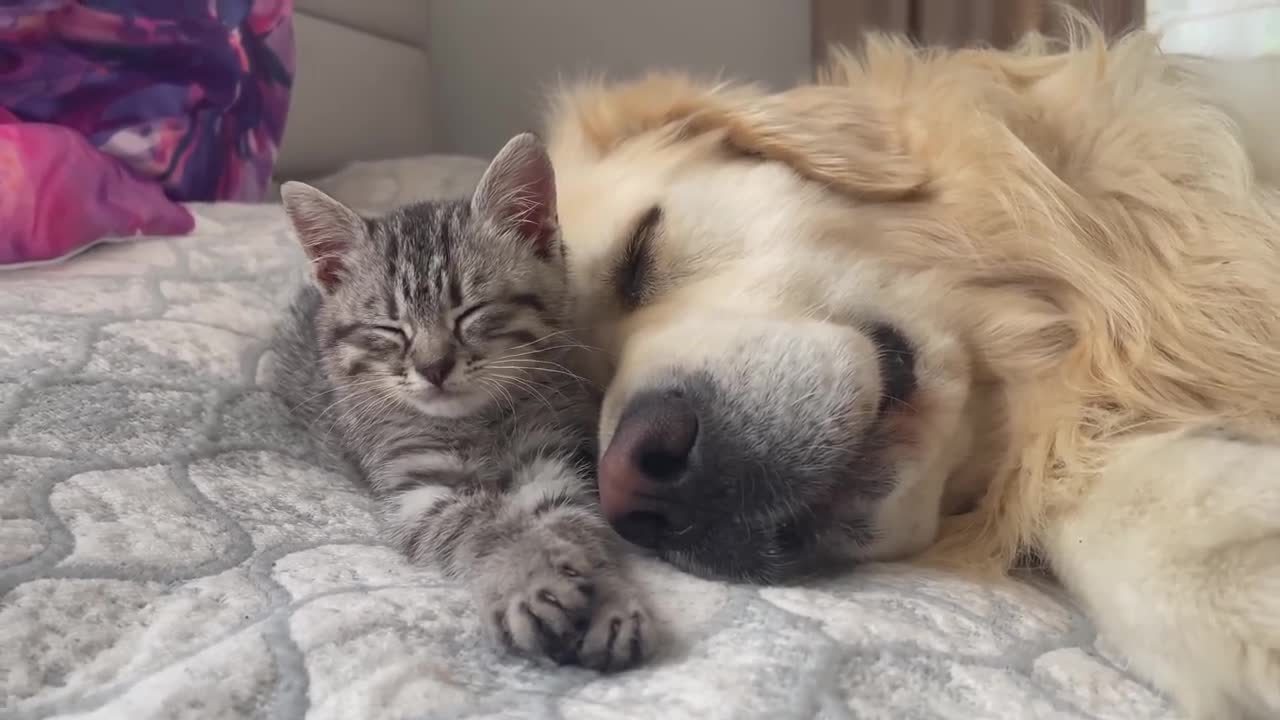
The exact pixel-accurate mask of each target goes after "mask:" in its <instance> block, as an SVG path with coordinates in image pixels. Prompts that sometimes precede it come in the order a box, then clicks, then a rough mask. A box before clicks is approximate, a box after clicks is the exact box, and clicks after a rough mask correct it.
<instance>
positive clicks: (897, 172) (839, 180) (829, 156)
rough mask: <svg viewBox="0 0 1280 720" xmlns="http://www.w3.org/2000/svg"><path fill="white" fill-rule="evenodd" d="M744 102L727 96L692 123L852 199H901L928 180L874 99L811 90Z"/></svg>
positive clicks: (830, 88)
mask: <svg viewBox="0 0 1280 720" xmlns="http://www.w3.org/2000/svg"><path fill="white" fill-rule="evenodd" d="M740 99H741V96H736V95H728V96H726V97H725V98H724V100H727V101H728V102H713V103H712V104H711V106H709V107H707V108H706V109H704V110H703V111H701V112H700V113H698V116H697V117H696V118H695V119H694V121H695V122H696V123H697V124H699V125H706V124H711V125H716V126H719V129H720V130H722V131H723V132H724V133H725V138H726V140H727V142H728V143H729V144H730V145H731V146H732V147H734V148H736V149H738V150H741V151H743V152H746V153H749V154H752V155H759V156H761V157H764V158H768V159H770V160H776V161H778V162H782V163H786V164H787V165H789V166H791V167H792V168H793V169H795V171H796V172H798V173H800V174H801V175H803V176H805V177H807V178H809V179H811V180H815V181H818V182H821V183H823V184H824V185H827V186H828V187H830V188H831V189H832V190H836V191H840V192H844V193H847V194H849V195H852V196H854V197H862V198H868V199H877V200H897V199H903V198H906V197H909V196H912V195H915V194H918V193H919V192H921V191H922V190H923V189H924V187H925V185H926V183H927V181H928V172H927V169H926V167H925V166H924V164H923V163H921V162H919V161H918V160H917V159H916V158H915V157H913V156H912V155H911V154H910V153H909V152H908V149H907V146H906V142H905V139H904V138H903V136H902V131H901V130H900V129H899V128H897V127H895V126H894V124H893V122H892V119H891V114H890V112H889V111H888V109H887V108H885V107H882V106H881V105H880V104H879V103H878V102H877V101H876V99H875V98H874V97H872V96H871V94H870V93H864V92H859V91H858V90H856V89H854V88H849V87H840V86H834V85H810V86H805V87H799V88H796V89H794V90H788V91H786V92H782V93H777V94H773V95H763V96H756V97H755V98H754V99H751V100H750V101H749V102H741V101H740Z"/></svg>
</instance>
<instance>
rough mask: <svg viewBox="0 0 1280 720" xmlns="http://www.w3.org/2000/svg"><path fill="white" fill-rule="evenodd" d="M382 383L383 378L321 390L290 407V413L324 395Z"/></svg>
mask: <svg viewBox="0 0 1280 720" xmlns="http://www.w3.org/2000/svg"><path fill="white" fill-rule="evenodd" d="M380 382H382V378H373V379H372V380H358V381H356V382H352V383H347V384H346V385H342V386H337V385H335V386H334V387H331V388H327V389H325V390H321V391H320V392H317V393H312V394H311V395H308V396H307V397H305V398H302V399H301V400H299V401H298V402H297V403H296V404H295V405H293V406H292V407H290V408H289V412H296V411H297V410H298V409H299V408H301V407H302V406H303V405H306V404H307V403H309V402H311V401H312V400H315V399H316V398H318V397H322V396H324V395H329V394H331V393H336V392H338V391H340V390H351V389H354V388H359V387H366V386H369V385H376V384H378V383H380Z"/></svg>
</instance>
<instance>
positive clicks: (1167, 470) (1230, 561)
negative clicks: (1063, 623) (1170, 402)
mask: <svg viewBox="0 0 1280 720" xmlns="http://www.w3.org/2000/svg"><path fill="white" fill-rule="evenodd" d="M1048 539H1049V542H1048V547H1047V549H1048V550H1049V556H1050V559H1051V561H1052V563H1053V566H1054V568H1055V570H1056V571H1057V572H1058V573H1059V575H1060V576H1061V577H1062V579H1063V581H1064V582H1065V583H1066V585H1067V586H1068V587H1069V588H1070V589H1071V590H1072V591H1073V592H1074V593H1075V594H1076V595H1077V596H1078V597H1079V598H1080V600H1081V601H1083V603H1084V604H1085V606H1086V607H1087V608H1088V610H1089V611H1090V613H1091V615H1092V616H1093V618H1094V620H1095V621H1096V623H1097V625H1098V628H1099V630H1100V632H1102V633H1103V634H1104V635H1106V636H1108V638H1109V639H1110V640H1111V641H1112V643H1113V644H1114V645H1115V646H1116V647H1117V648H1118V649H1119V650H1120V651H1121V652H1122V653H1124V654H1125V655H1126V656H1127V659H1128V661H1129V662H1130V663H1131V664H1132V667H1133V669H1134V670H1135V671H1137V672H1138V673H1140V674H1142V675H1144V676H1145V677H1146V678H1147V679H1149V680H1151V681H1152V682H1154V683H1155V684H1156V685H1157V686H1159V687H1160V688H1161V689H1162V690H1164V691H1166V692H1168V693H1170V694H1171V695H1172V696H1173V697H1174V698H1176V699H1177V700H1178V701H1179V702H1180V703H1181V704H1182V706H1183V707H1184V709H1185V710H1186V711H1187V712H1188V713H1189V714H1190V715H1191V716H1192V717H1193V718H1196V719H1197V720H1201V719H1208V718H1223V719H1226V718H1259V719H1261V718H1280V446H1277V445H1273V444H1269V443H1267V442H1263V441H1260V440H1254V439H1250V438H1247V437H1241V436H1239V435H1235V434H1231V433H1227V432H1224V431H1221V430H1217V429H1212V430H1208V431H1199V432H1188V433H1170V434H1166V435H1158V436H1154V437H1147V438H1142V439H1139V440H1135V441H1131V442H1129V443H1127V444H1125V445H1124V446H1122V447H1121V448H1119V449H1118V450H1117V452H1116V453H1115V454H1114V455H1113V457H1112V458H1111V459H1110V462H1108V464H1107V466H1106V468H1105V469H1104V471H1103V473H1102V476H1101V478H1100V481H1099V485H1098V487H1097V488H1096V489H1095V490H1094V491H1093V492H1092V493H1091V494H1090V495H1089V496H1087V497H1086V498H1084V499H1083V500H1082V502H1081V503H1080V505H1079V507H1078V508H1076V509H1075V510H1073V511H1072V512H1070V513H1067V514H1065V515H1064V516H1063V517H1060V518H1057V519H1055V521H1054V522H1053V523H1052V524H1051V525H1050V528H1049V537H1048Z"/></svg>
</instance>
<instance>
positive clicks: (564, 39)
mask: <svg viewBox="0 0 1280 720" xmlns="http://www.w3.org/2000/svg"><path fill="white" fill-rule="evenodd" d="M809 33H810V27H809V3H808V2H807V1H806V0H432V2H431V13H430V31H429V41H428V45H427V49H428V52H429V54H430V56H431V60H432V65H433V70H432V83H433V85H434V87H433V89H432V93H433V105H434V107H435V110H434V113H435V123H434V128H433V129H434V133H435V143H434V144H435V146H436V149H437V150H438V151H441V152H457V153H469V154H475V155H483V156H488V155H492V154H493V153H494V152H495V151H497V149H498V148H499V147H501V145H502V143H503V142H504V141H505V140H506V139H507V138H509V137H510V136H512V135H514V134H516V133H518V132H521V131H523V130H532V129H537V127H538V124H539V122H540V119H541V111H542V102H543V98H545V91H546V90H547V89H548V88H550V87H554V85H555V84H556V82H557V79H558V78H560V77H565V78H575V77H582V76H583V75H584V74H585V73H588V72H599V71H605V72H607V74H608V77H610V78H618V77H627V76H630V75H634V74H636V73H637V72H639V71H642V70H645V69H650V68H683V69H688V70H692V71H694V72H697V73H699V74H707V75H711V74H715V73H717V72H723V73H724V75H726V76H728V77H734V78H740V79H747V80H753V81H757V82H761V83H764V84H766V85H770V86H773V87H785V86H787V85H790V84H792V83H794V82H796V81H797V80H800V79H803V78H806V77H808V76H809V74H810V73H811V70H810V51H809Z"/></svg>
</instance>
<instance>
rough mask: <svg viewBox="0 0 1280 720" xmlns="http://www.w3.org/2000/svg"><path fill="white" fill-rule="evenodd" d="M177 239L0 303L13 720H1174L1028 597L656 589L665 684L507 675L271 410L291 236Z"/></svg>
mask: <svg viewBox="0 0 1280 720" xmlns="http://www.w3.org/2000/svg"><path fill="white" fill-rule="evenodd" d="M451 162H452V164H451V163H450V162H443V161H442V162H441V163H439V164H433V161H432V159H430V158H425V159H417V160H413V161H402V162H400V163H399V164H391V165H379V164H367V165H363V166H360V167H359V168H357V169H356V171H355V174H354V175H348V176H345V177H338V178H331V179H329V180H328V181H327V183H325V182H322V183H321V185H322V186H325V187H327V188H328V189H330V190H331V191H333V192H334V193H335V194H339V195H340V196H345V197H344V199H346V200H348V202H351V203H352V204H355V205H358V206H362V207H365V208H366V209H377V206H379V205H385V204H387V203H392V202H400V201H403V200H405V199H411V198H412V197H414V196H420V195H422V194H429V193H430V192H450V193H452V192H462V191H464V190H465V186H466V181H464V180H460V179H459V178H460V177H461V175H460V174H459V173H461V172H462V171H460V170H459V169H458V168H459V166H458V165H457V164H456V162H453V161H451ZM480 165H481V166H482V164H480ZM469 167H471V168H472V169H474V163H473V165H472V166H469ZM442 168H443V170H442ZM468 172H470V170H468ZM406 178H407V179H408V180H406ZM406 182H408V184H405V183H406ZM370 190H375V191H376V192H375V193H374V194H373V195H369V194H368V192H366V191H370ZM361 193H365V195H364V196H363V197H361ZM192 210H193V211H194V212H195V214H196V216H197V218H198V223H197V230H196V232H195V233H194V234H193V235H191V236H189V237H181V238H163V239H151V240H139V241H130V242H127V243H117V244H111V245H107V246H102V247H99V248H95V249H94V250H92V251H90V252H88V253H86V254H85V255H83V256H80V257H78V258H76V259H74V260H73V261H71V262H69V263H66V264H64V265H61V266H57V267H46V268H40V269H32V270H23V271H17V272H11V273H7V274H3V275H0V718H52V717H58V718H95V719H98V718H100V719H104V720H105V719H109V718H129V719H130V720H143V719H144V718H179V717H193V718H281V719H284V718H302V717H306V718H312V719H315V720H319V719H322V718H334V719H335V720H336V719H339V718H341V719H344V720H345V719H348V718H467V719H471V718H474V719H477V720H478V719H480V718H491V719H497V718H546V719H553V718H572V719H574V720H578V719H581V720H606V719H614V718H617V719H623V718H627V719H634V718H660V719H662V720H678V719H681V718H697V719H698V720H713V719H717V718H726V719H727V718H735V719H736V718H755V717H759V718H779V719H784V720H786V719H792V718H795V719H799V718H832V719H834V718H895V719H908V720H909V719H914V718H921V719H923V718H955V719H956V720H973V719H974V718H1017V719H1018V720H1025V719H1028V718H1062V719H1064V720H1065V719H1076V718H1124V719H1126V720H1136V719H1140V718H1168V717H1172V715H1171V713H1170V710H1169V707H1168V705H1167V704H1166V703H1165V701H1164V700H1163V699H1162V698H1161V697H1159V696H1158V695H1156V694H1154V693H1153V692H1152V691H1151V690H1150V689H1148V688H1147V687H1146V686H1145V685H1143V684H1142V683H1140V682H1138V681H1136V680H1135V679H1133V678H1132V677H1131V676H1130V675H1129V674H1127V673H1126V671H1125V670H1124V668H1123V665H1122V663H1120V662H1118V661H1117V660H1116V659H1115V658H1114V657H1113V655H1112V654H1111V653H1110V652H1109V651H1108V649H1107V647H1106V645H1105V643H1101V642H1099V641H1098V639H1097V637H1096V636H1095V633H1094V631H1093V630H1092V629H1091V627H1090V625H1089V623H1088V622H1087V621H1086V620H1085V619H1084V618H1083V616H1082V615H1081V614H1080V613H1079V612H1078V611H1077V610H1076V609H1075V608H1074V607H1073V606H1072V605H1071V604H1070V603H1069V602H1068V601H1067V600H1065V599H1064V597H1063V595H1062V593H1061V592H1060V591H1059V590H1058V589H1057V588H1055V587H1054V586H1053V585H1052V584H1051V583H1050V582H1049V581H1048V580H1046V579H1043V578H1038V577H1029V578H1024V579H1020V580H1018V581H1009V582H1006V583H1002V584H977V583H974V582H971V581H968V580H964V579H961V578H957V577H950V576H947V575H944V574H938V573H933V572H926V571H922V570H919V569H914V568H911V567H909V566H898V565H883V566H868V567H864V568H861V569H858V570H856V571H853V572H850V573H848V574H846V575H844V576H842V577H840V578H836V579H830V580H825V581H822V582H817V583H814V584H812V585H808V586H804V587H779V588H760V587H748V586H736V585H728V584H722V583H717V582H709V581H704V580H699V579H695V578H692V577H689V576H686V575H683V574H681V573H679V572H676V571H675V570H672V569H670V568H668V567H666V566H664V565H660V564H657V563H653V562H646V563H643V570H644V580H645V583H646V586H647V587H648V588H649V590H650V593H651V595H652V597H653V598H654V601H655V603H656V606H657V615H658V616H659V618H660V620H661V622H663V623H664V625H665V626H666V627H667V628H668V629H669V634H670V635H671V636H672V637H673V642H672V643H671V645H670V647H668V649H667V650H666V652H665V653H664V654H663V656H662V657H661V658H660V659H659V660H658V661H657V662H656V663H654V664H653V665H652V666H650V667H646V668H643V669H640V670H636V671H632V672H627V673H623V674H619V675H611V676H601V675H598V674H595V673H592V672H588V671H583V670H579V669H572V668H555V667H547V666H543V665H539V664H536V663H532V662H528V661H523V660H520V659H516V658H512V657H508V656H504V655H501V654H499V653H496V652H494V651H493V650H491V649H490V647H489V646H488V645H487V644H486V643H485V642H484V640H483V638H482V636H481V632H480V628H479V626H478V624H477V622H476V618H475V616H474V615H473V613H472V612H471V607H470V605H469V602H468V596H467V594H466V593H465V592H463V591H462V590H461V589H460V588H458V587H457V586H455V585H454V584H452V583H450V582H449V581H447V580H446V579H444V578H442V577H441V576H440V575H438V574H437V573H435V572H433V571H432V570H431V569H429V568H420V567H413V566H410V565H409V564H407V563H406V562H405V561H403V560H402V559H401V558H400V557H399V556H398V555H397V554H396V553H395V552H393V551H392V550H390V549H388V548H387V547H386V546H384V544H383V543H382V542H381V541H380V540H379V535H378V528H377V523H376V522H375V518H374V514H373V509H372V507H371V504H370V500H369V498H368V497H367V495H366V494H365V493H364V491H363V489H362V488H361V487H360V485H359V483H358V482H357V481H355V479H353V478H349V477H345V476H343V475H341V474H338V473H336V472H334V471H331V470H328V469H326V468H324V467H322V466H320V465H318V464H317V463H316V462H315V460H314V458H315V457H316V448H315V447H314V446H313V445H312V442H311V440H310V439H309V438H308V437H307V436H306V435H305V434H303V433H301V432H300V431H299V430H298V429H297V428H296V427H294V426H293V425H292V424H291V423H290V421H289V418H288V415H287V409H286V408H284V407H282V406H281V405H280V404H279V403H278V402H277V401H276V400H275V399H273V397H272V396H271V394H270V393H269V392H268V389H269V387H270V383H271V375H272V358H271V355H270V353H269V351H268V348H269V342H270V337H271V332H272V327H273V324H274V322H275V320H276V318H277V316H278V313H279V312H280V309H281V308H282V307H283V306H284V305H285V304H286V303H287V302H288V300H289V298H290V296H291V295H292V293H293V291H294V289H295V288H296V287H297V284H298V283H299V282H300V281H301V277H302V258H301V253H300V252H299V251H298V249H297V248H296V247H295V243H294V241H293V240H292V239H291V238H290V235H289V232H288V230H287V226H286V222H285V219H284V217H283V214H282V212H281V211H280V209H279V208H278V207H275V206H270V205H259V206H251V205H204V206H200V205H196V206H192Z"/></svg>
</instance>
